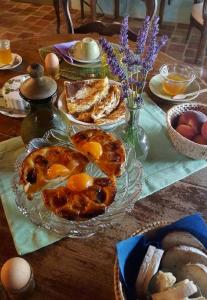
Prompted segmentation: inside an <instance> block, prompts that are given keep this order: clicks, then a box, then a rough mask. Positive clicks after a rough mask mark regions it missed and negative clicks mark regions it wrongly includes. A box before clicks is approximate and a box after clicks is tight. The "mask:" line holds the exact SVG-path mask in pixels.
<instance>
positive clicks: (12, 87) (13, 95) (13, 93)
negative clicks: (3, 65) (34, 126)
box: [0, 74, 29, 118]
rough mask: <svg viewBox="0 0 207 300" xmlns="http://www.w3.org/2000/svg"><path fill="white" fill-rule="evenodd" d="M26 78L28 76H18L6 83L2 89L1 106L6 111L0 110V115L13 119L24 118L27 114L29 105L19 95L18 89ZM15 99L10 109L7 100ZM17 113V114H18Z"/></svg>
mask: <svg viewBox="0 0 207 300" xmlns="http://www.w3.org/2000/svg"><path fill="white" fill-rule="evenodd" d="M27 78H29V75H28V74H23V75H18V76H15V77H12V78H10V79H9V80H8V81H6V82H5V83H4V85H3V87H2V90H1V93H2V96H3V99H1V106H4V107H5V108H6V109H8V111H4V110H3V109H2V110H1V109H0V113H2V114H4V115H6V116H9V117H14V118H24V117H25V116H26V115H27V113H28V108H29V104H28V103H27V102H26V101H25V100H24V99H22V97H21V96H20V95H19V87H20V85H21V84H22V82H24V81H25V80H26V79H27ZM12 99H15V102H16V103H15V104H14V106H13V107H10V105H9V104H8V101H9V100H12ZM18 111H19V113H18Z"/></svg>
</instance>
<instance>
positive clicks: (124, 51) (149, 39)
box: [99, 16, 167, 105]
mask: <svg viewBox="0 0 207 300" xmlns="http://www.w3.org/2000/svg"><path fill="white" fill-rule="evenodd" d="M158 21H159V17H155V18H154V19H153V21H152V22H150V18H149V17H148V16H147V17H146V18H145V20H144V23H143V25H142V26H141V27H140V28H139V30H138V34H137V41H136V50H135V51H134V52H133V51H132V50H130V49H129V44H128V17H125V18H124V20H123V22H122V25H121V31H120V47H119V56H120V57H119V56H118V58H117V56H116V54H115V52H114V50H113V47H112V45H111V44H110V43H109V42H108V41H107V40H106V39H105V38H103V37H102V38H100V40H99V43H100V45H101V47H102V49H103V51H104V52H105V53H106V56H107V63H108V65H109V67H110V69H111V71H112V73H113V74H114V75H116V76H118V78H119V79H120V80H121V86H122V99H123V98H127V97H129V96H130V95H131V96H133V98H134V101H135V103H136V104H137V105H141V104H142V103H143V99H142V97H141V95H142V91H143V89H144V87H145V83H146V76H147V73H148V71H149V70H151V69H152V66H153V64H154V62H155V59H156V57H157V54H158V52H159V51H160V49H161V48H162V46H164V45H165V44H166V42H167V36H162V37H161V38H158V37H157V36H158V32H159V25H158ZM133 74H135V76H133ZM132 93H133V95H132ZM134 95H135V97H134Z"/></svg>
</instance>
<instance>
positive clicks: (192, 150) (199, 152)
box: [167, 103, 207, 159]
mask: <svg viewBox="0 0 207 300" xmlns="http://www.w3.org/2000/svg"><path fill="white" fill-rule="evenodd" d="M188 110H196V111H201V112H203V113H204V114H205V115H207V105H206V104H202V103H183V104H179V105H175V106H173V107H172V108H171V109H169V110H168V112H167V130H168V134H169V137H170V139H171V141H172V144H173V145H174V147H175V149H176V150H177V151H178V152H180V153H182V154H184V155H186V156H188V157H190V158H193V159H207V145H201V144H197V143H195V142H193V141H191V140H188V139H187V138H185V137H184V136H182V135H181V134H180V133H178V132H177V131H176V130H175V129H174V128H173V126H172V122H173V120H175V119H176V118H177V117H178V116H179V115H181V113H183V112H185V111H188Z"/></svg>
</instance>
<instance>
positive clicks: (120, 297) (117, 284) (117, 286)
mask: <svg viewBox="0 0 207 300" xmlns="http://www.w3.org/2000/svg"><path fill="white" fill-rule="evenodd" d="M169 223H170V222H167V221H158V222H154V223H151V224H148V225H146V226H144V227H141V228H139V229H138V230H137V231H136V232H134V233H133V234H132V236H135V235H137V234H143V233H152V234H153V232H154V231H156V230H157V229H160V228H161V227H164V226H166V225H168V224H169ZM114 293H115V299H116V300H127V298H126V296H125V293H124V289H123V286H122V283H121V281H120V279H119V265H118V260H117V258H116V260H115V264H114Z"/></svg>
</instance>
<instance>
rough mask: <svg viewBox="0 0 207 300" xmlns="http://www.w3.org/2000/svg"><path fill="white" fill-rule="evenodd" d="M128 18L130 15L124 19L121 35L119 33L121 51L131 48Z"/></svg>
mask: <svg viewBox="0 0 207 300" xmlns="http://www.w3.org/2000/svg"><path fill="white" fill-rule="evenodd" d="M128 19H129V17H128V16H126V17H125V18H124V19H123V21H122V23H121V30H120V35H119V42H120V47H119V50H120V52H126V50H128V49H129V45H128V27H129V23H128Z"/></svg>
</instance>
